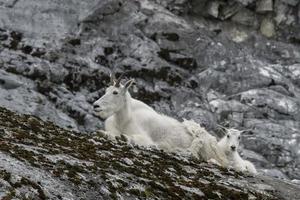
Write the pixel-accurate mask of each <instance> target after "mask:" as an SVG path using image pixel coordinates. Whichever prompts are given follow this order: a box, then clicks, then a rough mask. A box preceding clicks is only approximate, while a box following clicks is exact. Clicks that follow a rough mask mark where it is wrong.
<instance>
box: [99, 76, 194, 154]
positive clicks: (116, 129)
mask: <svg viewBox="0 0 300 200" xmlns="http://www.w3.org/2000/svg"><path fill="white" fill-rule="evenodd" d="M120 81H121V79H120V78H119V79H118V80H116V79H114V76H111V83H112V85H111V86H109V87H108V88H107V89H106V93H105V94H104V95H103V96H102V97H101V98H100V99H99V100H97V101H96V102H95V103H94V104H93V105H94V111H95V114H96V115H97V116H99V117H100V118H102V119H105V131H107V132H108V134H110V135H113V136H119V135H121V134H124V135H125V136H127V137H128V138H129V139H130V140H132V141H133V142H135V143H137V144H139V145H144V146H151V145H157V146H158V147H159V148H161V149H164V150H167V151H174V150H177V149H186V148H188V147H189V146H190V145H191V142H192V139H193V137H192V135H191V134H189V133H188V131H187V130H186V128H185V126H184V125H183V124H182V123H180V122H179V121H177V120H175V119H173V118H171V117H168V116H165V115H162V114H159V113H157V112H156V111H154V110H153V109H152V108H151V107H149V106H148V105H146V104H145V103H143V102H141V101H139V100H136V99H134V98H132V97H131V96H130V93H129V92H128V89H129V88H130V86H131V85H132V83H133V80H129V81H127V82H126V83H125V84H124V85H122V84H121V83H120Z"/></svg>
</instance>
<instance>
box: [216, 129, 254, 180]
mask: <svg viewBox="0 0 300 200" xmlns="http://www.w3.org/2000/svg"><path fill="white" fill-rule="evenodd" d="M240 134H241V131H239V130H236V129H233V128H231V129H227V133H226V135H225V136H224V137H223V138H222V139H221V140H220V141H219V142H218V147H219V149H220V150H222V151H223V152H224V153H225V155H226V158H227V160H228V162H229V166H230V167H232V168H234V169H235V170H237V171H241V172H248V173H251V174H256V173H257V171H256V169H255V166H254V165H253V164H252V163H251V162H250V161H248V160H243V159H242V158H241V156H240V155H239V153H238V151H237V150H238V147H239V141H240Z"/></svg>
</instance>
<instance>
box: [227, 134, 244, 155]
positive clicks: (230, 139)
mask: <svg viewBox="0 0 300 200" xmlns="http://www.w3.org/2000/svg"><path fill="white" fill-rule="evenodd" d="M241 133H242V131H239V130H237V129H234V128H230V129H226V135H225V136H224V140H225V144H226V151H227V152H235V151H237V149H238V147H239V143H240V139H241Z"/></svg>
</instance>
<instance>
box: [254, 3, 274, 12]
mask: <svg viewBox="0 0 300 200" xmlns="http://www.w3.org/2000/svg"><path fill="white" fill-rule="evenodd" d="M269 11H273V0H259V1H258V2H256V12H259V13H264V12H269Z"/></svg>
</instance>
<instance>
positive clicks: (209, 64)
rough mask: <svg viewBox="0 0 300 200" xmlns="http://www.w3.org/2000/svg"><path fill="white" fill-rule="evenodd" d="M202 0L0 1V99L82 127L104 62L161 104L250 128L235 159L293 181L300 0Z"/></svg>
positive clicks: (183, 114) (210, 124) (96, 123)
mask: <svg viewBox="0 0 300 200" xmlns="http://www.w3.org/2000/svg"><path fill="white" fill-rule="evenodd" d="M210 2H212V1H207V0H191V1H188V0H139V1H134V0H86V1H79V0H66V1H53V0H44V1H39V0H27V1H18V0H15V1H7V0H0V19H1V20H0V96H1V98H0V105H1V106H4V107H7V108H9V109H13V110H15V111H17V112H21V113H27V114H32V115H35V116H38V117H40V118H42V119H44V120H50V121H52V122H54V123H55V124H57V125H59V126H62V127H65V128H70V129H72V130H77V131H86V132H92V131H95V130H97V129H99V128H101V127H102V126H103V124H102V122H101V121H100V120H99V119H97V118H96V117H94V116H93V113H92V106H91V104H92V103H93V102H94V101H95V100H96V99H97V98H98V97H100V96H101V95H102V94H103V92H104V88H105V87H106V85H107V84H108V81H109V78H108V76H109V72H110V71H112V70H113V71H115V72H116V73H117V75H118V74H120V73H125V77H127V78H129V77H132V78H135V79H136V82H137V85H136V86H135V88H133V90H132V94H133V96H134V97H136V98H138V99H140V100H142V101H144V102H146V103H148V104H150V105H151V106H152V107H154V108H155V109H156V110H157V111H159V112H162V113H165V114H168V115H171V116H173V117H175V118H178V119H182V118H188V119H190V118H192V119H194V120H196V121H197V122H198V123H200V124H202V125H203V126H205V127H206V128H207V129H208V130H210V131H211V132H212V133H214V134H216V135H218V136H221V134H222V133H221V132H220V130H218V127H217V124H222V125H225V126H227V125H228V126H235V127H237V128H240V129H247V130H249V131H248V133H247V134H245V135H244V136H243V138H242V143H243V146H244V148H245V150H244V151H243V152H242V153H243V155H244V157H246V158H249V159H250V160H251V161H253V162H254V163H255V164H256V166H257V167H258V168H260V169H262V171H263V172H264V173H267V174H270V175H272V176H276V177H281V178H286V179H300V169H299V168H300V156H299V155H300V151H299V146H300V133H299V132H300V64H299V63H300V47H299V44H300V34H299V33H300V31H299V19H300V16H299V13H300V5H299V2H298V1H281V0H275V1H255V0H237V1H233V0H232V1H221V0H216V1H213V2H214V3H213V5H211V3H210ZM259 2H260V3H259ZM261 2H265V3H268V2H269V3H270V2H272V9H271V7H270V6H269V5H267V4H265V5H267V6H268V7H267V8H266V9H264V12H257V7H258V6H259V5H260V6H263V4H262V3H261ZM216 7H217V9H216ZM260 10H261V9H260ZM266 20H267V21H266ZM261 32H262V33H263V34H265V35H267V36H268V37H270V38H265V37H264V36H263V35H262V34H261Z"/></svg>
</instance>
